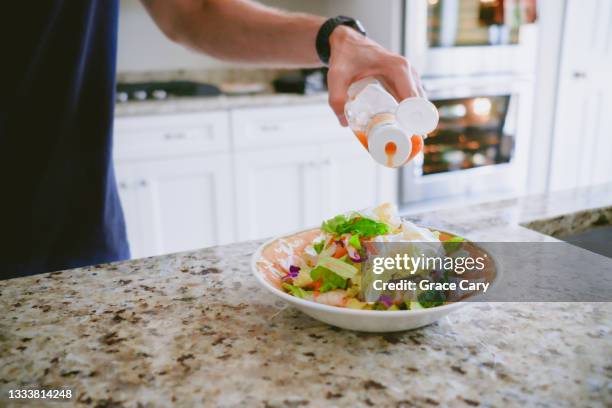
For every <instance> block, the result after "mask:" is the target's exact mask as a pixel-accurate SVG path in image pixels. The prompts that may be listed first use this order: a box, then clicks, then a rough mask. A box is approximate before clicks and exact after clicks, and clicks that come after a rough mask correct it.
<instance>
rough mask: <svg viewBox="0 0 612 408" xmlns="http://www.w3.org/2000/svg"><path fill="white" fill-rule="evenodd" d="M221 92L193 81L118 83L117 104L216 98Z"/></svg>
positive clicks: (211, 86)
mask: <svg viewBox="0 0 612 408" xmlns="http://www.w3.org/2000/svg"><path fill="white" fill-rule="evenodd" d="M220 94H221V91H220V90H219V88H218V87H217V86H215V85H211V84H206V83H201V82H193V81H167V82H130V83H118V84H117V92H116V94H115V99H116V101H117V102H128V101H145V100H164V99H168V98H174V97H190V96H191V97H194V96H199V97H202V96H217V95H220Z"/></svg>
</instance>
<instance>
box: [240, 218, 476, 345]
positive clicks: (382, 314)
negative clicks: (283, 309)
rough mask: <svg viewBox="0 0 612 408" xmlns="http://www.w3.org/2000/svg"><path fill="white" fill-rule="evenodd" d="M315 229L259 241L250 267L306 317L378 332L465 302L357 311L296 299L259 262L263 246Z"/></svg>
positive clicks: (431, 318) (420, 321)
mask: <svg viewBox="0 0 612 408" xmlns="http://www.w3.org/2000/svg"><path fill="white" fill-rule="evenodd" d="M318 231H319V230H318V229H313V230H307V231H302V232H299V233H296V234H291V235H288V236H285V237H278V238H274V239H271V240H269V241H267V242H265V243H264V244H262V245H261V246H260V247H259V248H258V249H257V251H255V253H254V254H253V256H252V258H251V270H252V272H253V275H255V278H256V279H257V281H258V282H259V283H260V284H261V285H262V286H263V287H264V288H266V289H267V290H268V291H270V293H271V294H273V295H274V296H276V297H278V298H280V299H283V300H285V301H287V302H289V303H290V304H292V305H294V306H295V307H296V308H298V309H299V310H301V311H302V312H304V313H305V314H307V315H308V316H310V317H312V318H315V319H317V320H320V321H322V322H325V323H327V324H330V325H332V326H337V327H341V328H343V329H348V330H356V331H364V332H379V333H381V332H395V331H403V330H410V329H416V328H418V327H422V326H426V325H428V324H431V323H433V322H435V321H436V320H438V319H440V318H442V317H444V316H446V315H447V314H449V313H451V312H452V311H454V310H457V309H459V308H460V307H462V306H464V305H465V302H455V303H449V304H445V305H442V306H437V307H432V308H427V309H417V310H396V311H382V310H358V309H349V308H343V307H336V306H328V305H324V304H321V303H316V302H312V301H310V300H305V299H300V298H298V297H295V296H291V295H289V294H287V293H285V292H284V291H283V290H282V289H280V287H279V284H278V281H277V280H279V278H278V276H276V275H273V273H272V272H271V271H269V270H268V271H266V270H265V267H263V263H265V259H264V256H263V253H264V251H265V250H266V249H271V248H272V247H273V246H274V245H278V243H279V242H280V241H282V242H285V243H286V242H288V240H295V239H301V238H299V237H300V236H301V235H309V234H313V235H318ZM296 237H297V238H296ZM306 240H307V239H305V240H304V239H303V241H306Z"/></svg>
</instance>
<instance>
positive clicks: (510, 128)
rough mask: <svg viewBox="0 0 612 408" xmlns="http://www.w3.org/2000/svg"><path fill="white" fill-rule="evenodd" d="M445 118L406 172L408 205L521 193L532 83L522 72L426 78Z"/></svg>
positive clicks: (403, 197) (404, 195) (404, 184)
mask: <svg viewBox="0 0 612 408" xmlns="http://www.w3.org/2000/svg"><path fill="white" fill-rule="evenodd" d="M426 88H427V89H428V93H429V95H428V96H429V98H430V99H431V100H432V102H433V103H434V104H435V105H436V106H437V107H438V111H439V113H440V123H439V125H438V128H437V129H436V130H435V131H434V132H433V133H432V134H430V136H429V137H428V138H427V139H426V141H425V148H424V154H421V155H420V156H419V157H417V158H416V159H415V160H414V161H413V163H412V164H410V165H409V166H406V167H405V168H404V169H403V170H402V173H401V187H400V191H401V201H402V204H404V206H406V205H407V206H410V205H411V204H415V203H419V202H424V201H431V200H437V199H439V200H444V199H448V198H452V197H459V196H461V197H468V196H472V197H475V196H494V195H496V194H499V195H502V194H520V193H521V192H522V191H524V188H525V185H526V169H527V159H528V158H527V155H528V152H527V149H528V146H529V139H530V121H531V110H532V101H531V99H532V98H531V86H530V81H529V79H527V78H520V77H517V76H507V77H504V76H500V75H494V76H490V77H486V76H484V77H478V78H473V77H468V78H447V79H437V80H429V81H426Z"/></svg>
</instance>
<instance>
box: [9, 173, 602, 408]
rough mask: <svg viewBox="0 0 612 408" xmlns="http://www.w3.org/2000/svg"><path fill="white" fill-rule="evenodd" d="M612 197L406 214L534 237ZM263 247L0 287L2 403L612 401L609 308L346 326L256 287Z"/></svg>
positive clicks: (480, 231) (512, 307)
mask: <svg viewBox="0 0 612 408" xmlns="http://www.w3.org/2000/svg"><path fill="white" fill-rule="evenodd" d="M611 204H612V185H605V186H600V187H594V188H586V189H577V190H572V191H567V192H562V193H556V194H549V195H545V196H536V197H528V198H523V199H511V200H504V201H499V202H495V203H487V204H481V205H477V206H471V207H467V208H463V209H455V210H445V211H437V212H431V213H425V214H421V215H417V216H414V217H413V218H414V220H416V221H420V222H423V223H426V224H429V225H435V226H438V227H443V228H447V229H449V230H453V231H457V232H460V233H462V234H464V235H465V236H467V237H468V238H471V239H474V240H479V239H494V238H495V237H498V238H499V236H500V232H501V233H503V238H504V240H514V241H531V240H534V241H542V240H549V239H552V238H549V237H547V236H544V235H542V234H540V233H538V232H535V231H533V230H530V229H527V228H525V227H522V226H521V224H523V223H530V222H535V221H536V220H541V219H548V220H549V222H550V223H559V222H560V221H559V219H560V218H559V216H560V215H563V214H567V213H572V212H577V211H582V210H585V209H591V208H604V207H609V206H610V205H611ZM561 223H562V222H561ZM559 228H561V227H559ZM557 229H558V228H557ZM259 244H260V242H246V243H238V244H233V245H227V246H222V247H214V248H206V249H202V250H199V251H194V252H186V253H179V254H172V255H167V256H160V257H154V258H146V259H139V260H133V261H128V262H120V263H115V264H109V265H98V266H94V267H88V268H81V269H74V270H69V271H63V272H55V273H49V274H43V275H37V276H32V277H27V278H20V279H13V280H9V281H1V282H0V308H1V310H2V314H1V315H0V405H3V406H6V405H9V406H10V405H13V404H14V405H15V406H22V405H20V404H17V403H15V402H14V400H11V401H9V400H8V399H7V392H8V390H9V389H23V388H46V389H49V388H60V387H63V388H66V389H71V390H72V391H73V393H74V394H75V397H74V398H73V399H72V400H70V401H69V402H65V403H66V406H69V405H76V406H80V405H83V404H87V405H92V406H98V407H120V406H128V407H137V406H138V407H140V406H144V407H146V406H230V407H232V406H236V407H237V406H240V407H242V406H261V407H301V406H312V407H319V406H328V405H332V406H364V407H366V406H397V407H404V406H406V407H408V406H437V405H439V406H449V405H452V406H468V407H469V406H521V407H522V406H542V407H547V406H550V407H562V406H567V407H574V406H610V405H611V404H612V340H611V339H612V336H611V334H612V333H611V331H612V303H474V304H470V305H467V306H466V307H464V308H463V309H461V310H460V311H458V312H455V313H453V314H451V315H449V316H448V317H446V318H444V319H442V320H440V321H438V322H437V323H435V324H433V325H430V326H428V327H425V328H422V329H418V330H414V331H408V332H402V333H395V334H385V335H378V334H364V333H357V332H350V331H345V330H340V329H335V328H333V327H330V326H327V325H325V324H323V323H319V322H318V321H315V320H313V319H311V318H309V317H307V316H305V315H303V314H302V313H300V312H298V311H297V310H295V309H294V308H292V307H288V306H287V305H285V304H284V303H283V302H281V301H278V300H275V299H274V298H272V297H271V296H270V295H268V294H267V293H266V291H265V290H264V289H262V288H260V287H259V286H258V285H257V283H256V282H255V280H254V278H252V277H251V274H250V270H249V258H250V256H251V254H252V253H253V251H254V250H255V249H256V248H257V246H258V245H259ZM39 402H40V401H37V406H38V405H44V404H43V403H40V404H39ZM47 404H48V405H53V403H47ZM62 406H64V405H62Z"/></svg>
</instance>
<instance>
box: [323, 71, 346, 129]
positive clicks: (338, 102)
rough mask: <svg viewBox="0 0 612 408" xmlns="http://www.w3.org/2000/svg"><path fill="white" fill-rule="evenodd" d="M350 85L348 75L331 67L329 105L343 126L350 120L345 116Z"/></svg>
mask: <svg viewBox="0 0 612 408" xmlns="http://www.w3.org/2000/svg"><path fill="white" fill-rule="evenodd" d="M349 85H350V81H348V80H347V79H346V75H341V74H339V73H338V72H337V71H335V70H332V69H330V70H329V72H328V73H327V90H328V92H329V106H330V107H331V108H332V110H333V111H334V113H335V114H336V116H337V117H338V120H339V121H340V124H341V125H342V126H348V122H347V120H346V117H345V116H344V104H345V103H346V92H347V90H348V87H349Z"/></svg>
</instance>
